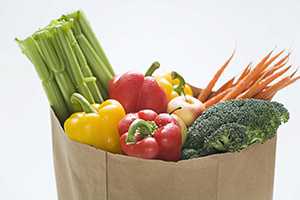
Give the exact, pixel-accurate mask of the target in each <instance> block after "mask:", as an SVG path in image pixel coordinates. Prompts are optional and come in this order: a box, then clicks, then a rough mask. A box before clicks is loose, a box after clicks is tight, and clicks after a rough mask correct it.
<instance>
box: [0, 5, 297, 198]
mask: <svg viewBox="0 0 300 200" xmlns="http://www.w3.org/2000/svg"><path fill="white" fill-rule="evenodd" d="M242 2H243V3H242ZM78 8H81V9H83V10H84V11H85V12H86V14H87V16H88V18H89V20H90V21H91V23H92V26H93V28H94V30H95V32H96V33H97V35H98V36H100V38H101V42H102V44H103V46H104V48H105V50H106V52H107V54H108V56H109V58H110V60H111V63H112V64H113V65H114V68H115V70H116V71H118V72H124V71H126V70H128V69H138V70H141V71H144V70H145V69H146V67H148V66H149V64H150V63H151V62H152V61H154V60H158V61H160V62H161V64H162V67H163V68H164V69H165V70H167V69H176V70H178V71H179V72H181V73H182V74H184V75H185V77H187V80H188V81H189V82H192V83H194V84H196V85H199V86H203V85H204V84H206V83H207V81H208V79H209V78H210V77H211V75H212V73H213V72H214V71H215V70H216V68H217V67H218V66H219V65H220V64H222V63H223V62H224V60H225V59H226V58H227V57H228V56H229V55H230V54H231V52H232V50H233V48H234V47H235V44H237V54H236V57H235V59H234V64H232V65H231V67H230V68H229V69H228V70H227V71H226V74H227V77H229V76H232V75H234V74H235V73H237V72H239V71H240V70H241V66H242V65H245V64H247V62H249V61H256V60H257V59H258V58H261V57H262V56H263V55H265V53H266V52H267V51H269V50H270V49H272V48H274V46H275V45H276V46H277V49H278V50H280V49H282V48H289V47H292V49H293V55H292V59H291V63H294V64H295V65H296V66H297V65H298V64H299V63H300V39H299V36H300V28H299V17H300V11H299V9H300V3H299V1H297V0H295V1H290V0H288V1H274V0H272V1H259V0H253V1H248V2H245V1H196V0H189V1H179V0H177V1H175V0H173V1H171V0H169V1H167V0H164V1H145V0H144V1H137V0H136V1H134V0H128V1H124V0H118V1H116V0H111V1H103V0H101V1H100V0H97V1H91V0H85V1H79V0H72V1H67V0H52V1H51V0H43V1H34V0H26V1H25V0H24V1H20V0H0V92H1V93H0V96H1V99H0V101H1V108H0V113H1V115H0V126H1V129H0V133H1V139H0V158H1V161H0V162H1V163H0V199H3V200H8V199H9V200H19V199H31V200H34V199H37V200H40V199H43V200H54V199H56V188H55V179H54V171H53V163H52V149H51V137H50V126H49V122H50V121H49V114H48V104H47V100H46V97H45V95H44V93H43V91H42V88H41V85H40V82H39V80H38V77H37V74H36V72H35V71H34V68H33V66H32V65H31V63H30V62H29V61H28V60H27V58H25V56H23V55H22V54H21V52H20V50H19V49H18V47H17V45H16V44H15V43H14V41H13V39H14V37H16V36H18V37H21V38H23V37H25V36H27V35H29V34H31V33H32V32H33V31H35V30H37V28H38V27H39V26H43V25H45V24H47V23H48V22H49V21H50V20H51V19H54V18H56V17H58V16H59V15H60V14H62V13H65V12H68V11H72V10H74V9H78ZM299 89H300V82H299V83H298V84H296V85H294V86H292V87H290V88H288V89H286V90H284V91H282V92H281V93H280V94H279V95H277V97H276V99H277V100H279V101H281V102H283V103H285V104H286V106H287V107H288V108H289V110H290V112H291V120H290V121H289V123H288V124H287V125H284V126H282V127H281V128H280V130H279V137H278V146H277V161H276V178H275V192H274V199H275V200H283V199H284V200H297V199H299V188H300V183H299V180H300V173H299V169H300V162H299V148H300V147H299V141H300V135H299V121H300V110H299V103H297V102H299V100H300V95H299ZM297 122H298V124H297Z"/></svg>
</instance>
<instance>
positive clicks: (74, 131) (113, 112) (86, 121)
mask: <svg viewBox="0 0 300 200" xmlns="http://www.w3.org/2000/svg"><path fill="white" fill-rule="evenodd" d="M71 101H72V102H74V103H78V104H80V105H81V107H82V109H83V111H84V112H77V113H74V114H72V115H71V116H70V117H69V118H68V119H67V120H66V121H65V123H64V128H65V132H66V134H67V135H68V137H69V138H70V139H72V140H75V141H77V142H80V143H83V144H88V145H92V146H94V147H96V148H99V149H102V150H105V151H109V152H111V153H121V146H120V136H119V133H118V123H119V121H120V120H121V119H122V118H123V117H124V116H125V110H124V109H123V107H122V105H121V104H120V103H119V102H118V101H116V100H112V99H109V100H106V101H104V102H103V103H102V104H100V105H99V104H93V105H91V104H89V102H88V101H87V100H86V99H85V98H84V97H83V96H82V95H80V94H78V93H74V94H73V95H72V97H71Z"/></svg>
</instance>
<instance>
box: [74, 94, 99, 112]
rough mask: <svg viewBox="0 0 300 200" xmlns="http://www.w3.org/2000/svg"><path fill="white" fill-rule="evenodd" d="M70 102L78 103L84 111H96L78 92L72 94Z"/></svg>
mask: <svg viewBox="0 0 300 200" xmlns="http://www.w3.org/2000/svg"><path fill="white" fill-rule="evenodd" d="M71 102H72V103H78V104H79V105H80V106H81V108H82V110H83V111H84V112H85V113H98V112H97V110H96V109H95V108H94V107H93V106H92V105H91V104H90V103H89V102H88V100H87V99H86V98H84V96H82V95H81V94H79V93H73V94H72V96H71Z"/></svg>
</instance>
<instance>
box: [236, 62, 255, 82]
mask: <svg viewBox="0 0 300 200" xmlns="http://www.w3.org/2000/svg"><path fill="white" fill-rule="evenodd" d="M251 65H252V63H251V62H250V63H249V64H248V65H247V67H246V68H245V69H244V70H243V72H242V73H241V75H240V77H239V78H238V80H237V81H236V83H235V84H234V85H236V84H238V83H239V82H240V81H241V80H242V79H243V78H245V76H247V75H248V74H249V72H250V71H251Z"/></svg>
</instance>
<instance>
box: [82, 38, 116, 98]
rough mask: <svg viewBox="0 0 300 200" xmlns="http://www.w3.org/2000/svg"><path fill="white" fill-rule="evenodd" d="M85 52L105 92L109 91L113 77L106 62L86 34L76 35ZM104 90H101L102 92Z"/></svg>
mask: <svg viewBox="0 0 300 200" xmlns="http://www.w3.org/2000/svg"><path fill="white" fill-rule="evenodd" d="M76 39H77V41H78V43H79V45H80V47H81V49H82V52H83V54H84V55H85V57H86V59H87V62H88V64H89V66H90V67H91V70H92V72H93V74H94V75H95V76H96V78H97V79H98V80H99V81H100V83H101V85H102V86H103V89H104V92H106V93H107V88H108V82H109V81H110V80H111V79H112V78H113V76H112V75H111V73H110V72H109V71H108V69H107V68H106V67H105V64H104V63H103V62H102V60H101V59H100V58H99V57H98V55H97V54H96V52H95V51H94V49H93V48H92V46H91V45H90V43H89V42H88V40H87V39H86V38H85V36H84V35H82V34H81V35H78V36H77V37H76ZM102 91H103V90H101V93H102Z"/></svg>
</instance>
